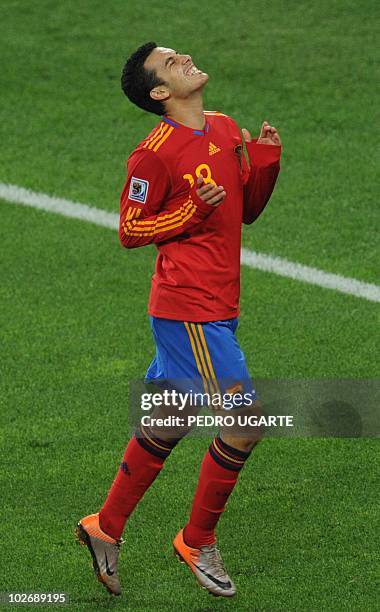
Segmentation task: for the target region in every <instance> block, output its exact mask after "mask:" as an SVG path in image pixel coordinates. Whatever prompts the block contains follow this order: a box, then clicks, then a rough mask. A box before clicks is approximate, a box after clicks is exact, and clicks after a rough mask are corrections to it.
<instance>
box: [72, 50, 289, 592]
mask: <svg viewBox="0 0 380 612" xmlns="http://www.w3.org/2000/svg"><path fill="white" fill-rule="evenodd" d="M208 79H209V77H208V75H207V74H206V73H205V72H203V71H201V70H199V69H198V68H197V67H196V66H195V65H194V64H193V61H192V58H191V56H190V55H185V54H182V53H179V52H177V51H174V50H173V49H168V48H164V47H158V46H157V45H156V44H155V43H153V42H151V43H147V44H144V45H142V46H141V47H140V48H139V49H137V51H136V52H135V53H133V55H131V57H130V58H129V59H128V61H127V63H126V65H125V67H124V70H123V74H122V88H123V91H124V93H125V94H126V95H127V96H128V98H129V99H130V100H131V101H132V102H133V103H134V104H136V105H137V106H139V107H140V108H142V109H144V110H146V111H148V112H151V113H154V114H157V115H159V116H160V117H161V118H160V121H159V122H158V124H157V125H156V127H155V128H154V129H153V130H152V132H151V133H150V134H149V135H148V136H147V137H146V138H144V140H143V141H142V142H141V143H140V144H139V145H138V146H137V147H136V149H135V150H134V151H133V152H132V154H131V155H130V157H129V159H128V173H127V180H126V183H125V186H124V189H123V192H122V194H121V207H120V233H119V235H120V241H121V244H122V245H123V246H124V247H126V248H135V247H142V246H144V245H148V244H155V245H156V247H157V249H158V256H157V261H156V269H155V274H154V276H153V279H152V288H151V294H150V300H149V308H148V312H149V315H150V320H151V327H152V331H153V336H154V340H155V344H156V356H155V358H154V359H153V361H152V363H151V364H150V366H149V368H148V371H147V373H146V379H147V380H149V381H155V380H162V379H164V380H165V379H166V380H168V379H178V380H179V379H191V380H199V381H201V382H202V385H203V387H204V389H205V391H206V392H207V391H208V392H212V391H218V390H219V392H221V393H223V392H225V391H226V384H227V383H226V384H225V383H224V382H223V381H227V380H228V381H230V383H232V387H229V389H230V390H231V388H232V389H237V390H241V389H242V388H243V387H244V386H245V385H246V384H247V383H246V381H250V377H249V373H248V371H247V366H246V362H245V358H244V354H243V353H242V351H241V349H240V347H239V344H238V341H237V339H236V336H235V332H236V328H237V317H238V315H239V282H240V248H241V228H242V223H245V224H251V223H252V222H254V221H255V220H256V219H257V217H258V216H259V215H260V213H261V212H262V211H263V209H264V207H265V205H266V204H267V202H268V200H269V198H270V196H271V193H272V191H273V188H274V185H275V182H276V178H277V175H278V172H279V160H280V155H281V141H280V137H279V135H278V133H277V130H276V129H275V128H274V127H272V126H270V125H269V123H267V122H264V123H263V124H262V127H261V131H260V135H259V137H258V139H252V138H251V135H250V133H249V132H248V130H246V129H243V130H242V133H243V138H244V140H245V146H246V150H247V153H248V157H249V163H248V162H247V161H246V157H245V155H244V152H243V142H242V136H241V132H240V130H239V128H238V126H237V125H236V123H235V122H234V121H233V120H232V119H231V118H230V117H228V116H227V115H225V114H223V113H220V112H213V111H212V112H211V111H205V110H204V109H203V89H204V87H205V85H206V83H207V82H208ZM248 385H249V383H248ZM251 388H252V387H251ZM252 393H253V394H254V391H252ZM256 440H257V438H255V437H254V436H253V434H252V435H250V434H249V432H246V433H245V435H244V436H238V435H237V434H236V433H235V434H234V433H230V434H227V433H225V432H224V431H223V432H222V434H219V435H217V436H216V437H215V439H214V440H213V441H212V443H211V446H210V447H209V449H208V451H207V452H206V454H205V456H204V458H203V462H202V464H201V468H200V474H199V481H198V486H197V489H196V491H195V496H194V500H193V505H192V510H191V513H190V517H189V520H188V522H187V524H186V525H185V527H184V528H183V529H181V530H180V532H179V533H178V534H177V535H176V537H175V538H174V541H173V545H174V549H175V552H176V553H177V556H178V557H179V558H180V560H181V561H183V562H185V563H186V564H187V565H188V567H189V568H190V569H191V570H192V572H193V573H194V575H195V578H196V579H197V581H198V582H199V584H200V585H201V586H202V587H205V588H206V589H207V590H208V591H209V592H210V593H213V594H214V595H221V596H224V597H231V596H233V595H234V594H235V592H236V588H235V585H234V583H233V581H232V579H231V578H230V577H229V575H228V573H227V571H226V569H225V567H224V564H223V561H222V557H221V555H220V552H219V550H218V548H217V546H216V537H215V528H216V525H217V522H218V520H219V518H220V516H221V514H222V512H223V510H224V507H225V505H226V502H227V500H228V498H229V496H230V494H231V493H232V491H233V489H234V486H235V484H236V482H237V479H238V476H239V473H240V471H241V469H242V468H243V466H244V464H245V462H246V461H247V459H248V457H249V455H250V452H251V450H252V448H253V447H254V446H255V441H256ZM177 442H178V439H174V440H173V438H171V437H169V436H168V437H166V436H165V435H164V434H163V435H162V436H161V437H158V436H157V435H156V434H155V433H154V432H153V431H152V430H151V429H150V428H148V427H143V426H141V427H139V428H138V430H137V431H136V433H135V435H134V436H133V438H132V439H131V440H130V441H129V444H128V446H127V448H126V451H125V454H124V457H123V460H122V462H121V465H120V469H119V471H118V473H117V475H116V478H115V480H114V482H113V484H112V487H111V489H110V491H109V493H108V496H107V498H106V500H105V502H104V505H103V507H102V508H101V509H100V511H99V512H98V513H96V514H91V515H89V516H86V517H84V518H83V519H81V520H80V521H79V523H78V526H77V536H78V538H79V540H80V541H81V543H82V544H85V545H87V547H88V548H89V550H90V552H91V555H92V558H93V565H94V569H95V572H96V574H97V577H98V579H99V580H100V581H101V582H102V583H103V584H104V585H105V587H106V588H107V589H108V591H109V592H110V593H113V594H114V595H119V594H120V593H121V587H120V582H119V578H118V556H119V549H120V545H121V543H122V540H121V536H122V532H123V529H124V526H125V523H126V521H127V520H128V517H129V516H130V515H131V513H132V512H133V510H134V508H135V507H136V505H137V504H138V502H139V501H140V499H141V498H142V497H143V495H144V493H145V491H146V490H147V489H148V488H149V487H150V486H151V484H152V483H153V481H154V480H155V478H156V477H157V476H158V474H159V473H160V471H161V469H162V467H163V465H164V462H165V460H166V459H167V457H168V456H169V455H170V453H171V451H172V450H173V447H174V446H175V444H176V443H177Z"/></svg>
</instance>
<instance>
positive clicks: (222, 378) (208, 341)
mask: <svg viewBox="0 0 380 612" xmlns="http://www.w3.org/2000/svg"><path fill="white" fill-rule="evenodd" d="M150 323H151V328H152V331H153V336H154V340H155V343H156V356H155V357H154V359H153V361H152V362H151V364H150V366H149V368H148V370H147V373H146V376H145V381H146V382H147V383H149V382H150V383H154V382H156V383H159V382H161V381H168V380H169V381H171V383H172V384H173V386H175V387H179V388H181V389H184V388H186V387H188V386H189V385H190V384H191V386H192V387H193V390H195V391H197V392H199V391H200V392H202V393H210V394H214V393H219V394H220V393H221V394H223V395H224V394H232V395H233V394H234V393H240V394H245V393H247V394H249V393H250V394H251V397H252V399H253V400H254V399H256V392H255V390H254V387H253V383H252V380H251V378H250V376H249V372H248V369H247V364H246V361H245V357H244V353H243V351H242V350H241V348H240V346H239V342H238V340H237V338H236V335H235V332H236V329H237V326H238V319H228V320H226V321H213V322H210V323H188V322H182V321H171V320H169V319H161V318H157V317H150ZM184 381H186V383H185V382H184Z"/></svg>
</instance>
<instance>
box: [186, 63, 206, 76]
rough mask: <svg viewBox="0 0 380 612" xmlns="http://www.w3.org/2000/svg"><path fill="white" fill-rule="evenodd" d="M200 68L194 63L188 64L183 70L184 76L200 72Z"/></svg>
mask: <svg viewBox="0 0 380 612" xmlns="http://www.w3.org/2000/svg"><path fill="white" fill-rule="evenodd" d="M201 72H202V71H201V70H198V68H197V67H196V66H194V64H192V65H191V66H190V68H188V69H187V70H186V72H185V75H186V76H193V75H194V74H201Z"/></svg>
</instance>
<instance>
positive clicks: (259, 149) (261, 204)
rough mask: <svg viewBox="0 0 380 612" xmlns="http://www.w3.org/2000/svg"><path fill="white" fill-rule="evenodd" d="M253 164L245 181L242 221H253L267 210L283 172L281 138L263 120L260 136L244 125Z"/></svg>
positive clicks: (247, 222) (249, 155)
mask: <svg viewBox="0 0 380 612" xmlns="http://www.w3.org/2000/svg"><path fill="white" fill-rule="evenodd" d="M242 132H243V137H244V140H245V145H246V147H247V152H248V157H249V162H250V167H249V169H247V172H246V175H245V176H246V178H245V183H244V207H243V223H246V224H250V223H253V221H255V220H256V219H257V217H258V216H259V215H260V213H261V212H262V211H263V210H264V208H265V206H266V205H267V203H268V201H269V198H270V196H271V195H272V192H273V189H274V186H275V184H276V180H277V176H278V173H279V171H280V157H281V139H280V136H279V134H278V132H277V130H276V128H275V127H272V126H271V125H269V123H268V122H267V121H264V123H263V125H262V126H261V131H260V136H259V137H258V138H257V139H256V138H252V137H251V134H250V133H249V132H248V130H246V129H245V128H243V130H242Z"/></svg>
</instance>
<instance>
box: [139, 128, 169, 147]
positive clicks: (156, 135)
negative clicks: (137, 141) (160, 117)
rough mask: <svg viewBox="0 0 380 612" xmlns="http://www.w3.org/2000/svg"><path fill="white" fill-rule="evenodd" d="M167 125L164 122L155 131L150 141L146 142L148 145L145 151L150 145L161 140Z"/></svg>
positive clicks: (145, 145)
mask: <svg viewBox="0 0 380 612" xmlns="http://www.w3.org/2000/svg"><path fill="white" fill-rule="evenodd" d="M166 125H167V124H166V123H164V122H163V121H161V123H160V125H159V126H157V128H156V130H155V131H154V133H153V134H152V136H151V137H150V138H148V140H147V141H146V143H145V144H144V147H143V148H144V149H146V148H147V147H148V145H150V144H152V142H153V141H157V140H159V139H160V138H161V136H162V135H163V133H164V128H165V127H166Z"/></svg>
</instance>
